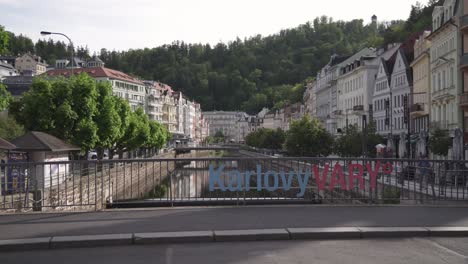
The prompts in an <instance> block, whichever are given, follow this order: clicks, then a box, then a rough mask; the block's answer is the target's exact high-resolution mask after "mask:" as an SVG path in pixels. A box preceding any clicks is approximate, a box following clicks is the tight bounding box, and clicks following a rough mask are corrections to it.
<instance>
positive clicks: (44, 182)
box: [11, 131, 81, 189]
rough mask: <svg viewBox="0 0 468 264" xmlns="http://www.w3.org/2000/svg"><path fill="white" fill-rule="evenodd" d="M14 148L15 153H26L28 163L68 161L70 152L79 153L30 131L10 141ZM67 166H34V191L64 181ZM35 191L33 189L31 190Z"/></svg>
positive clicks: (77, 150) (57, 140) (71, 146)
mask: <svg viewBox="0 0 468 264" xmlns="http://www.w3.org/2000/svg"><path fill="white" fill-rule="evenodd" d="M11 143H12V144H14V145H15V146H16V149H15V151H18V152H26V153H27V154H28V155H27V157H28V161H29V162H38V163H40V162H64V161H68V160H69V157H70V153H71V152H79V151H80V150H81V149H80V148H79V147H77V146H74V145H71V144H68V143H66V142H64V141H63V140H61V139H59V138H56V137H54V136H52V135H49V134H47V133H43V132H35V131H31V132H28V133H27V134H25V135H23V136H21V137H18V138H15V139H13V140H12V141H11ZM68 171H69V164H67V163H61V164H52V165H51V166H36V167H34V168H33V169H32V170H31V176H32V177H31V178H32V179H35V181H34V182H33V184H36V186H35V187H36V189H42V188H49V187H53V186H55V185H58V184H61V183H62V182H64V181H66V180H67V178H66V176H67V175H68V173H69V172H68ZM32 189H35V188H32Z"/></svg>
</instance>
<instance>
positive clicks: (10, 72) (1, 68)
mask: <svg viewBox="0 0 468 264" xmlns="http://www.w3.org/2000/svg"><path fill="white" fill-rule="evenodd" d="M16 75H18V72H17V71H16V69H15V67H13V65H11V64H8V63H7V62H6V61H1V60H0V82H1V81H2V80H3V79H4V78H5V77H8V76H16Z"/></svg>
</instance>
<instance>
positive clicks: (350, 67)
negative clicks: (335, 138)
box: [336, 48, 378, 130]
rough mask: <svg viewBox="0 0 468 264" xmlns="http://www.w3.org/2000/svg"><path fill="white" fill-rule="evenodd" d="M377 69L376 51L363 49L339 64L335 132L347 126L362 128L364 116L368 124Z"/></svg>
mask: <svg viewBox="0 0 468 264" xmlns="http://www.w3.org/2000/svg"><path fill="white" fill-rule="evenodd" d="M377 69H378V64H377V60H376V51H375V49H372V48H365V49H363V50H361V51H360V52H358V53H356V54H354V55H353V56H351V57H350V58H349V59H347V60H345V61H344V62H342V63H341V64H340V76H339V77H338V80H337V83H338V107H339V109H337V111H336V115H337V116H339V119H338V126H337V130H344V129H345V128H346V126H347V125H357V126H358V127H360V128H362V122H363V118H364V116H365V117H366V119H367V122H369V105H370V104H371V103H372V94H373V88H374V83H375V75H376V74H377Z"/></svg>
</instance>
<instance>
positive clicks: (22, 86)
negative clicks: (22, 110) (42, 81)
mask: <svg viewBox="0 0 468 264" xmlns="http://www.w3.org/2000/svg"><path fill="white" fill-rule="evenodd" d="M32 83H33V76H26V75H18V76H8V77H5V78H4V79H3V84H4V85H5V86H6V88H7V91H8V92H10V94H11V95H12V96H13V97H14V98H19V97H21V96H22V95H23V93H25V92H27V91H29V88H30V87H31V85H32Z"/></svg>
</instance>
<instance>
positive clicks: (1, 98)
mask: <svg viewBox="0 0 468 264" xmlns="http://www.w3.org/2000/svg"><path fill="white" fill-rule="evenodd" d="M11 101H12V97H11V94H10V93H9V92H8V91H7V89H6V87H5V85H3V84H2V83H0V112H1V111H3V110H5V109H7V107H8V106H9V105H10V102H11Z"/></svg>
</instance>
